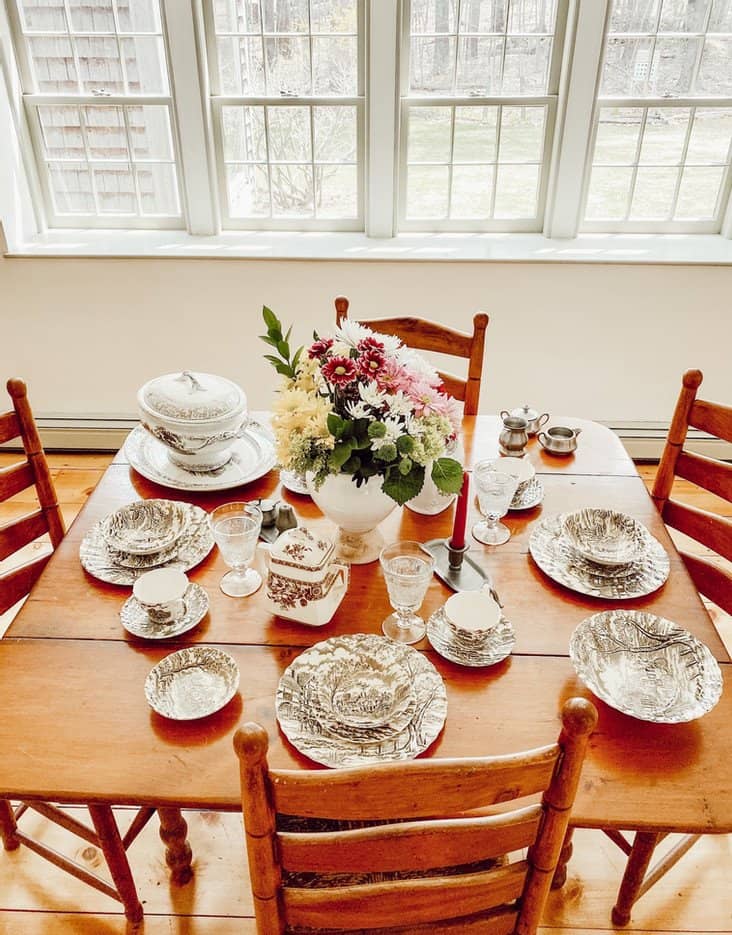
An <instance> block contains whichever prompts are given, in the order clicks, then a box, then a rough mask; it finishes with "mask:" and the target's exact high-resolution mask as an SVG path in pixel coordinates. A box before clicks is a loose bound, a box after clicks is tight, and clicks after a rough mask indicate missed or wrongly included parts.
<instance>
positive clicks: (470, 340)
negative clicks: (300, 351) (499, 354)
mask: <svg viewBox="0 0 732 935" xmlns="http://www.w3.org/2000/svg"><path fill="white" fill-rule="evenodd" d="M349 305H350V303H349V301H348V299H347V298H346V297H345V296H343V295H339V296H338V297H337V298H336V300H335V308H336V323H337V324H338V325H340V324H341V322H342V321H343V320H344V319H346V318H348V308H349ZM358 322H359V324H362V325H365V326H366V327H367V328H372V329H373V330H374V331H380V332H381V333H382V334H390V335H394V337H397V338H399V339H400V340H401V341H403V342H404V343H405V344H406V345H407V346H408V347H413V348H415V349H416V350H420V351H433V352H435V353H437V354H447V355H448V356H450V357H461V358H463V359H465V360H467V361H468V373H467V377H466V378H465V379H462V378H460V377H456V376H455V375H454V374H451V373H443V372H439V376H440V379H441V380H442V381H443V384H444V386H445V390H446V392H447V393H448V394H449V395H450V396H454V397H455V399H458V400H462V401H463V403H464V406H463V411H464V413H465V415H468V416H471V415H475V414H476V413H477V412H478V403H479V400H480V385H481V379H482V375H483V353H484V350H485V330H486V328H487V327H488V316H487V315H486V314H485V313H483V312H479V313H478V314H477V315H475V316H473V333H472V334H470V333H467V332H465V331H456V330H455V329H454V328H450V327H448V326H447V325H442V324H440V323H439V322H436V321H428V320H427V319H425V318H414V317H412V316H399V317H395V318H359V319H358Z"/></svg>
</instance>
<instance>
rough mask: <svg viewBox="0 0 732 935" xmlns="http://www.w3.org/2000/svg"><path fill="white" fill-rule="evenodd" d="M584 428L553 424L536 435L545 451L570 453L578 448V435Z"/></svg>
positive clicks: (556, 453)
mask: <svg viewBox="0 0 732 935" xmlns="http://www.w3.org/2000/svg"><path fill="white" fill-rule="evenodd" d="M581 431H582V429H578V428H574V429H571V428H569V427H568V426H566V425H553V426H552V427H551V428H550V429H547V430H546V432H539V434H538V435H537V436H536V437H537V439H538V440H539V444H540V445H541V447H542V448H544V450H545V451H548V452H549V453H550V454H554V455H568V454H571V453H572V452H573V451H575V450H576V448H577V436H578V435H579V434H580V432H581Z"/></svg>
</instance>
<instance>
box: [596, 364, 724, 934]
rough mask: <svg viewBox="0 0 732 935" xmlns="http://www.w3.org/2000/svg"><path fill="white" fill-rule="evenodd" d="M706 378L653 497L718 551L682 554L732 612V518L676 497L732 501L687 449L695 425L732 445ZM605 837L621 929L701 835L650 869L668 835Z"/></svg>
mask: <svg viewBox="0 0 732 935" xmlns="http://www.w3.org/2000/svg"><path fill="white" fill-rule="evenodd" d="M702 379H703V377H702V373H701V371H699V370H688V371H687V372H686V373H685V374H684V377H683V380H682V386H681V392H680V394H679V398H678V401H677V403H676V408H675V410H674V414H673V418H672V420H671V426H670V428H669V433H668V438H667V440H666V445H665V447H664V450H663V454H662V456H661V461H660V463H659V466H658V471H657V473H656V478H655V481H654V484H653V490H652V496H653V500H654V502H655V503H656V506H657V507H658V509H659V511H660V513H661V516H662V517H663V521H664V522H665V524H666V525H667V526H669V527H671V528H672V529H676V530H678V531H679V532H681V533H684V534H685V535H687V536H690V537H691V538H692V539H695V540H696V541H697V542H699V543H701V544H702V545H703V546H706V547H707V548H708V549H709V550H710V553H714V554H713V555H711V554H710V556H709V557H700V556H697V555H690V554H688V553H687V552H684V551H683V550H680V552H679V554H680V555H681V557H682V559H683V560H684V564H685V565H686V568H687V570H688V572H689V574H690V575H691V578H692V580H693V582H694V584H695V586H696V588H697V590H698V591H699V594H700V595H702V596H704V597H706V598H707V599H708V600H710V601H711V602H712V603H713V604H716V605H717V606H718V607H721V608H722V610H724V611H726V612H727V613H728V614H732V570H731V569H732V566H730V565H729V562H731V561H732V520H730V519H729V518H727V517H725V516H721V515H717V514H715V513H713V512H711V511H709V510H700V509H698V508H697V507H693V506H690V505H688V504H685V503H682V502H680V501H679V500H677V499H675V498H674V497H673V483H674V478H676V477H679V478H683V479H684V480H687V481H689V482H690V483H692V484H695V485H696V486H698V487H703V488H704V489H705V490H708V491H710V492H711V493H713V494H715V495H716V496H717V497H720V498H721V499H722V500H726V501H727V502H730V503H732V464H729V463H726V462H724V461H720V460H717V459H715V458H709V457H705V456H703V455H699V454H696V453H694V452H692V451H687V450H686V448H685V445H686V443H687V434H688V430H689V428H690V427H692V428H696V429H699V430H700V431H702V432H705V433H708V434H709V435H712V436H714V437H716V438H720V439H723V440H724V441H727V442H732V408H731V407H729V406H725V405H722V404H721V403H712V402H708V401H706V400H702V399H697V391H698V389H699V387H700V386H701V383H702ZM605 834H607V836H608V837H609V838H610V839H611V840H612V841H614V842H615V844H617V845H618V847H620V848H621V850H622V851H623V852H624V853H625V854H627V855H628V861H627V863H626V867H625V873H624V875H623V880H622V882H621V884H620V889H619V891H618V898H617V900H616V903H615V906H614V907H613V912H612V919H613V922H614V923H615V924H616V925H627V924H628V922H629V921H630V915H631V910H632V908H633V905H634V904H635V903H636V902H637V900H638V899H640V897H641V896H642V895H643V894H644V893H646V892H648V890H649V889H650V888H651V887H652V886H653V885H654V884H655V883H657V882H658V881H659V880H660V879H661V878H662V877H663V876H665V875H666V873H668V871H669V870H670V869H671V868H672V867H674V866H675V865H676V864H677V863H678V862H679V860H681V858H682V857H683V856H684V854H686V852H687V851H688V850H689V849H690V848H691V847H693V845H694V844H695V843H696V842H697V841H698V840H699V838H700V837H701V835H698V834H689V835H685V836H684V837H682V838H681V840H680V841H678V842H677V843H676V844H675V845H674V846H673V847H672V848H671V849H670V850H669V851H668V852H667V853H666V854H665V856H663V857H662V858H661V859H660V860H658V862H657V863H656V864H655V865H654V866H653V867H652V868H651V869H650V870H649V869H648V868H649V866H650V863H651V860H652V858H653V855H654V852H655V850H656V847H657V845H658V844H660V843H661V841H662V840H663V839H664V838H665V837H666V835H665V834H663V833H658V832H653V831H643V832H637V833H636V834H635V836H634V838H633V840H632V841H631V840H629V839H628V838H627V837H626V836H625V835H623V834H621V833H620V832H618V831H610V830H606V831H605Z"/></svg>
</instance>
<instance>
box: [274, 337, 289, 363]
mask: <svg viewBox="0 0 732 935" xmlns="http://www.w3.org/2000/svg"><path fill="white" fill-rule="evenodd" d="M276 347H277V350H278V351H279V353H280V354H281V355H282V357H284V359H285V360H289V359H290V345H289V344H288V343H287V341H278V342H277V344H276Z"/></svg>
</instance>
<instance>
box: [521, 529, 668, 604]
mask: <svg viewBox="0 0 732 935" xmlns="http://www.w3.org/2000/svg"><path fill="white" fill-rule="evenodd" d="M641 528H642V529H643V538H644V544H643V554H642V556H641V558H640V559H639V560H638V561H636V562H631V563H630V564H629V565H627V566H625V567H623V568H608V567H607V566H604V565H595V564H594V563H593V562H588V561H587V560H586V559H584V558H582V556H581V555H580V554H579V553H578V552H576V551H575V550H574V549H573V548H572V546H571V545H570V543H569V542H568V540H567V539H566V538H565V537H564V535H563V533H562V517H561V516H549V517H547V518H546V519H542V520H540V521H539V522H538V523H537V524H536V526H535V528H534V530H533V532H532V533H531V538H530V539H529V552H530V553H531V557H532V558H533V559H534V561H535V562H536V564H537V565H538V566H539V568H541V570H542V571H543V572H544V574H546V575H548V576H549V577H550V578H552V579H553V580H554V581H556V582H558V583H559V584H563V585H564V586H565V587H567V588H571V589H572V590H573V591H578V592H579V593H580V594H589V595H590V597H601V598H605V599H608V598H609V599H611V600H621V599H627V598H635V597H643V596H644V595H646V594H651V593H652V592H653V591H656V590H658V588H660V587H661V585H662V584H664V583H665V581H666V579H667V578H668V575H669V570H670V567H671V566H670V562H669V558H668V555H667V554H666V550H665V549H664V547H663V546H662V545H661V543H660V542H659V541H658V540H657V539H654V538H653V536H652V535H651V534H650V533H649V532H648V531H647V530H646V529H645V527H641Z"/></svg>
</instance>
